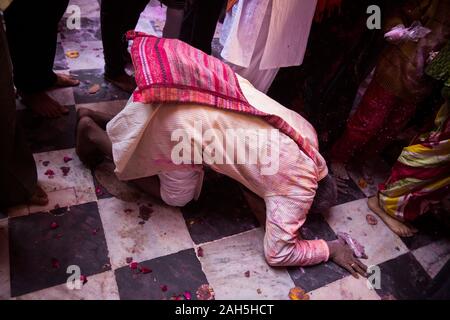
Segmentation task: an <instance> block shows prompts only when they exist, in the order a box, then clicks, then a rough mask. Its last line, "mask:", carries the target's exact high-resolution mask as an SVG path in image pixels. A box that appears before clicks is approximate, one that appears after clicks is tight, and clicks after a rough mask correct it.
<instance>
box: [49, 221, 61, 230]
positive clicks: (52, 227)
mask: <svg viewBox="0 0 450 320" xmlns="http://www.w3.org/2000/svg"><path fill="white" fill-rule="evenodd" d="M58 227H59V225H58V224H57V223H56V222H52V223H51V224H50V229H56V228H58Z"/></svg>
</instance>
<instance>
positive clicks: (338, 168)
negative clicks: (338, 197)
mask: <svg viewBox="0 0 450 320" xmlns="http://www.w3.org/2000/svg"><path fill="white" fill-rule="evenodd" d="M331 172H332V173H333V176H334V177H335V178H336V179H341V180H348V179H350V177H349V176H348V173H347V169H345V164H344V163H342V162H335V161H332V162H331Z"/></svg>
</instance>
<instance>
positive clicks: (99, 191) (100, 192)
mask: <svg viewBox="0 0 450 320" xmlns="http://www.w3.org/2000/svg"><path fill="white" fill-rule="evenodd" d="M95 194H96V195H98V196H101V195H102V194H103V191H102V189H101V188H100V187H97V188H95Z"/></svg>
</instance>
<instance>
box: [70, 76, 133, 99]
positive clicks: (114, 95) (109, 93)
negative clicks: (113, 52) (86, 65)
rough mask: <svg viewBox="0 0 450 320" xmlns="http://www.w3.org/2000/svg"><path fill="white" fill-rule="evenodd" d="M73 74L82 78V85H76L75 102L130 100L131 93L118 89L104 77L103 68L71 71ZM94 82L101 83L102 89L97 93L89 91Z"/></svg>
mask: <svg viewBox="0 0 450 320" xmlns="http://www.w3.org/2000/svg"><path fill="white" fill-rule="evenodd" d="M71 74H73V75H74V76H76V77H77V78H78V79H79V80H80V82H81V83H80V85H79V86H77V87H74V90H73V91H74V96H75V103H76V104H81V103H94V102H101V101H112V100H128V99H129V98H130V94H129V93H127V92H125V91H122V90H120V89H118V88H117V87H115V86H113V85H112V84H111V83H109V82H107V81H105V79H104V78H103V69H85V70H75V71H71ZM94 84H98V85H100V90H99V91H97V93H95V94H90V93H89V88H91V87H92V86H93V85H94Z"/></svg>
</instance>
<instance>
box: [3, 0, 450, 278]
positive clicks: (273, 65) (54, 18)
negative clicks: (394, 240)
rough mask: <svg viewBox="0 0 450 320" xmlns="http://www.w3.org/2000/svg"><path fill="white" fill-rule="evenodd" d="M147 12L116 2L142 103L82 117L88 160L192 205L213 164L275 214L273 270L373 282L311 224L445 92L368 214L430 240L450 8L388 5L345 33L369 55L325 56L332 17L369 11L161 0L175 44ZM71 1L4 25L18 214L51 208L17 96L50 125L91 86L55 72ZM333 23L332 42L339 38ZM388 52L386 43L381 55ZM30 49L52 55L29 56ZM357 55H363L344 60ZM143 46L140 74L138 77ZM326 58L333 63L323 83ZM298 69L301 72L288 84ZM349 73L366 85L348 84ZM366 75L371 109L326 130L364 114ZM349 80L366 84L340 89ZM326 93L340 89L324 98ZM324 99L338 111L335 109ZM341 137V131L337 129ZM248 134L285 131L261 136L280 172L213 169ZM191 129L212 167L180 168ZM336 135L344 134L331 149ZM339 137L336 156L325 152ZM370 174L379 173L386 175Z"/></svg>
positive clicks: (269, 242)
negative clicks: (181, 144) (179, 150)
mask: <svg viewBox="0 0 450 320" xmlns="http://www.w3.org/2000/svg"><path fill="white" fill-rule="evenodd" d="M148 2H149V1H148V0H130V1H128V2H127V3H126V4H124V3H122V2H120V1H117V0H102V1H101V6H100V18H101V34H102V42H103V50H104V58H105V70H104V77H105V79H106V80H107V81H109V82H111V83H112V84H114V85H116V86H117V87H119V88H120V89H122V90H124V91H126V92H128V93H130V94H131V95H132V98H131V99H130V101H129V102H128V103H127V105H126V106H125V108H124V109H123V110H122V111H121V112H120V113H119V114H118V115H116V116H115V117H110V116H108V115H105V114H103V113H101V112H94V111H92V110H88V109H80V110H79V112H78V124H77V126H78V127H77V153H78V155H79V157H80V159H81V160H82V161H83V162H84V163H85V164H86V165H88V166H93V165H95V164H97V163H98V161H100V160H101V159H102V158H103V157H108V158H110V159H112V160H113V161H114V164H115V166H116V175H117V176H118V177H119V178H120V179H121V180H126V181H132V182H133V183H135V184H136V185H138V186H139V187H140V188H141V189H143V190H145V191H146V192H147V193H149V194H151V195H152V196H154V197H158V198H161V199H162V200H163V201H164V202H165V203H166V204H167V205H171V206H177V207H181V206H184V205H186V204H187V203H189V202H190V201H192V200H194V199H196V198H197V197H198V195H199V193H200V191H201V186H202V181H203V178H204V175H205V174H208V172H207V171H208V170H212V171H215V172H217V173H220V174H223V175H226V176H228V177H231V178H233V179H234V180H236V181H238V182H239V183H241V184H242V185H243V186H245V187H246V188H247V189H248V190H250V191H251V192H253V193H254V194H255V195H256V196H257V197H258V198H259V199H260V201H261V205H262V206H263V207H265V210H266V222H265V230H266V235H265V239H264V250H265V256H266V260H267V262H268V263H269V264H270V265H273V266H305V265H313V264H318V263H321V262H325V261H327V260H329V259H331V260H333V261H335V262H336V263H337V264H339V265H340V266H342V267H343V268H345V269H347V270H348V271H349V272H350V273H352V274H353V275H354V276H355V277H357V276H358V275H362V276H365V275H366V270H367V267H366V266H365V265H364V264H363V263H362V262H361V261H360V260H359V259H357V258H356V257H355V256H354V255H353V251H352V250H351V248H350V247H349V246H348V245H347V244H344V243H342V242H340V241H324V240H321V239H318V240H303V239H301V238H300V237H299V229H300V227H301V226H302V225H303V224H304V222H305V220H306V219H307V216H308V213H310V212H312V211H324V210H327V208H329V207H331V206H333V205H334V203H335V200H336V197H337V186H336V185H337V184H336V182H339V183H341V182H342V181H345V180H346V179H349V177H348V174H347V167H346V166H347V165H348V164H349V163H351V162H352V161H355V159H356V161H357V162H360V163H371V162H373V161H372V160H373V159H376V158H377V157H380V155H381V153H382V151H383V150H384V149H385V148H386V147H387V146H388V145H389V144H390V143H392V142H393V141H394V140H396V139H397V137H398V136H399V135H400V133H402V132H403V131H404V130H405V128H406V127H407V126H408V125H409V124H410V122H411V121H412V120H413V119H414V117H415V116H416V114H417V112H418V111H419V110H421V105H422V104H423V103H424V102H425V101H427V100H428V99H429V97H430V96H432V95H433V94H434V93H435V92H436V91H437V90H438V91H439V92H442V94H441V97H440V98H439V99H438V101H439V106H434V107H435V108H430V110H426V111H427V112H426V114H427V117H428V118H430V119H434V121H430V122H429V123H425V124H423V125H422V128H421V130H417V132H416V133H417V136H416V137H414V139H412V141H411V143H410V144H409V145H404V146H403V147H404V148H403V150H402V151H401V153H400V154H399V155H398V160H397V161H396V162H395V164H394V165H393V167H392V172H391V175H390V177H389V178H388V179H387V181H386V182H385V183H384V184H382V185H380V187H379V192H378V194H377V196H375V197H373V198H370V199H369V200H368V206H369V208H370V209H371V210H372V211H373V212H374V213H376V214H377V215H378V216H379V217H380V218H381V219H382V220H383V221H384V222H385V223H386V225H387V226H388V227H389V228H391V229H392V231H393V232H395V233H396V234H398V235H399V236H402V237H409V236H412V235H414V233H415V232H416V231H417V230H416V229H415V228H414V227H412V226H411V225H410V224H409V223H410V222H411V221H414V220H415V219H417V218H418V217H419V216H421V215H423V214H426V213H428V212H430V210H431V209H432V208H433V207H435V206H439V205H440V203H441V202H442V199H444V198H446V197H448V196H449V194H450V140H449V139H450V121H449V116H450V114H449V112H450V110H449V104H448V100H449V98H450V94H449V92H450V21H449V19H448V17H449V16H450V2H449V1H446V0H412V1H398V2H396V3H395V4H394V3H388V2H387V1H379V2H380V6H382V8H383V9H384V8H386V11H385V12H384V13H385V15H384V13H383V19H382V21H383V29H382V30H369V31H368V30H367V27H366V26H365V25H364V24H359V25H356V24H353V25H350V24H349V23H348V22H346V23H347V24H346V25H345V26H344V27H343V28H344V30H347V32H348V34H349V35H350V36H348V37H347V40H348V44H349V43H350V42H354V43H356V45H354V46H352V47H351V48H350V46H343V47H342V48H336V52H335V53H334V52H333V50H334V49H333V48H328V49H327V50H328V51H327V52H320V53H319V52H318V51H323V50H321V49H320V50H319V49H317V48H320V45H322V46H326V45H327V43H335V42H336V43H338V42H339V41H336V39H339V35H338V34H337V32H338V31H336V27H335V26H334V27H333V25H332V24H330V25H327V23H329V21H339V20H333V19H342V20H347V21H349V20H350V18H349V17H346V16H345V14H346V12H347V11H346V10H347V9H348V7H351V6H358V5H357V4H354V1H345V0H342V1H341V0H246V1H243V0H230V1H225V0H161V2H162V3H163V4H164V5H166V6H167V11H166V12H167V13H166V22H165V26H164V30H163V37H162V38H157V37H154V36H149V35H145V34H141V33H138V32H129V31H130V30H133V29H135V27H136V24H137V22H138V19H139V17H140V14H141V12H142V11H143V10H144V8H145V7H146V6H147V5H148ZM68 3H69V0H43V1H26V0H13V1H11V0H6V1H5V0H3V1H0V9H1V10H2V11H3V18H4V26H5V28H3V22H2V23H1V26H0V27H1V28H0V32H1V42H0V65H1V69H2V73H1V74H0V104H1V112H2V116H1V117H0V121H1V125H0V130H2V134H1V137H2V138H1V139H0V141H1V144H0V146H1V150H2V157H1V159H0V161H1V164H0V170H1V172H0V173H1V182H0V183H1V193H2V197H1V201H0V202H1V203H0V205H1V206H4V207H7V206H11V205H17V204H20V203H27V202H28V203H33V204H38V205H45V204H46V203H47V202H48V197H47V195H46V194H45V192H44V191H43V190H42V188H40V187H39V183H38V181H37V174H36V167H35V165H34V160H33V157H32V155H31V153H30V151H29V150H28V149H27V147H26V145H27V144H26V141H25V140H24V139H25V138H24V136H23V133H22V129H21V128H20V125H19V124H18V123H17V122H16V121H15V112H16V106H15V96H16V93H17V95H18V96H19V97H20V99H21V100H22V102H23V103H24V104H25V105H26V106H27V107H28V108H29V109H30V111H31V112H33V113H35V114H36V115H38V116H41V117H46V118H56V117H61V116H64V115H65V114H67V113H68V109H67V108H66V107H64V106H62V105H60V104H59V103H58V102H56V101H55V100H53V99H52V98H51V97H50V96H48V95H47V94H46V90H48V89H49V88H54V87H59V88H61V87H69V86H77V85H78V84H79V80H77V79H75V78H73V77H71V76H68V75H65V74H59V73H55V72H54V71H53V62H54V57H55V52H56V43H57V40H56V39H57V32H58V23H59V20H60V19H61V18H62V16H63V14H64V12H65V10H66V8H67V5H68ZM354 11H355V10H354ZM357 14H359V15H360V16H364V15H365V14H366V12H365V11H358V12H357ZM221 17H222V18H223V19H224V21H223V25H222V31H221V37H220V42H221V44H222V45H223V49H222V51H221V53H220V55H221V59H216V58H213V57H212V56H211V51H212V49H211V42H212V40H213V37H214V32H215V30H216V25H217V23H218V21H219V19H220V18H221ZM342 20H340V21H341V22H342ZM355 21H359V20H358V19H355ZM327 28H329V30H330V32H329V33H328V32H326V33H325V31H326V30H328V29H327ZM345 28H347V29H345ZM357 28H359V30H356V29H357ZM5 30H6V31H5ZM320 30H321V31H320ZM127 32H128V40H131V41H133V44H132V46H131V49H130V48H129V43H128V42H127V41H126V40H125V35H126V34H127ZM380 33H381V36H383V35H386V36H385V37H384V38H383V37H381V41H380V39H377V38H376V36H374V35H380ZM356 35H357V36H356ZM363 35H365V36H367V35H369V38H370V39H369V40H368V38H367V37H366V38H364V36H363ZM333 37H335V38H336V39H331V38H333ZM328 41H329V42H328ZM380 44H381V45H380ZM375 45H376V46H377V47H379V48H381V49H380V50H378V51H377V50H373V51H372V52H371V53H370V54H366V53H367V51H370V50H368V48H370V46H372V48H373V46H375ZM30 47H31V48H40V49H39V50H36V51H34V54H33V56H32V57H30V55H29V54H28V52H29V48H30ZM350 49H351V50H350ZM343 50H348V51H346V53H345V54H344V53H343V52H344V51H343ZM130 51H131V58H132V60H133V64H134V68H135V75H129V74H128V73H127V72H126V71H125V66H126V64H127V63H128V62H129V61H130V53H129V52H130ZM316 51H317V54H318V56H317V57H320V56H325V55H328V56H327V59H331V60H330V61H328V62H326V63H325V62H324V61H321V60H320V59H319V60H318V59H317V58H315V54H316ZM341 53H342V54H341ZM369 56H370V59H369V58H368V57H369ZM333 57H334V58H335V59H336V60H333ZM358 59H359V60H358ZM364 59H365V60H364ZM369 60H370V61H371V62H369ZM10 61H11V62H12V64H10ZM364 61H365V62H364ZM317 64H323V66H325V67H324V70H325V71H324V72H323V73H320V72H319V70H321V69H320V67H317V68H316V65H317ZM361 65H364V66H363V67H361ZM4 70H6V72H5V71H4ZM355 70H357V71H355ZM354 71H355V72H356V73H357V75H356V74H355V73H353V72H354ZM286 72H288V73H289V72H290V74H291V75H292V74H294V75H299V76H298V77H296V78H295V80H294V81H293V82H291V83H287V80H286V79H288V78H287V77H286ZM350 74H352V75H350ZM317 78H320V79H319V80H317ZM343 78H348V79H353V80H354V81H353V82H352V83H350V82H348V79H345V81H347V82H345V81H342V82H341V80H342V79H343ZM316 80H317V81H316ZM295 81H298V82H299V83H301V84H300V85H299V86H297V87H296V88H295V90H293V91H292V92H293V96H292V99H291V102H292V101H294V100H295V101H297V102H298V101H300V102H298V106H297V107H294V106H291V105H289V104H286V102H285V101H280V100H279V101H276V100H278V99H277V91H276V90H277V88H278V89H279V88H280V86H281V87H288V86H289V85H292V84H295V83H296V82H295ZM325 81H327V82H325ZM363 81H366V82H368V83H369V84H368V87H367V88H366V90H365V91H364V92H363V93H362V94H361V95H360V99H359V100H358V99H357V101H358V102H357V103H356V105H355V108H356V111H355V112H354V113H353V114H352V115H351V116H348V117H347V118H346V119H341V120H340V121H337V123H335V124H334V127H335V128H327V126H323V125H322V124H321V122H320V121H322V120H320V121H319V120H318V119H320V118H323V119H325V118H326V117H327V116H326V114H325V113H328V112H336V110H338V109H337V107H338V106H339V104H345V108H346V110H347V111H348V113H349V111H350V109H351V106H352V104H353V102H354V101H355V98H356V96H357V91H358V90H357V89H358V86H359V85H360V84H361V83H362V82H363ZM342 83H345V85H346V86H347V89H349V88H350V87H351V88H352V89H351V90H349V91H339V90H334V89H333V88H334V87H333V86H335V87H337V88H339V86H340V85H341V84H342ZM323 84H326V86H325V85H323ZM311 87H313V88H311ZM325 88H327V91H319V90H322V89H323V90H325ZM336 92H338V94H337V93H336ZM267 93H268V94H269V95H271V96H272V97H273V98H274V99H272V98H270V97H269V96H268V95H266V94H267ZM337 95H340V96H342V97H343V98H342V99H343V100H342V99H341V97H339V99H337V98H336V97H337ZM320 97H328V98H327V99H322V100H321V99H320ZM330 97H335V98H336V99H333V98H330ZM281 100H282V99H281ZM343 101H344V102H343ZM280 102H282V103H283V104H285V106H283V105H281V104H280ZM297 102H296V103H297ZM316 103H317V105H316ZM293 104H295V103H293ZM325 104H326V105H328V106H330V107H329V108H330V109H332V108H333V106H335V107H336V110H325V109H326V108H325V109H324V108H323V105H325ZM292 109H295V110H292ZM295 111H297V112H295ZM338 111H339V110H338ZM300 113H301V114H302V115H300ZM341 113H342V112H341ZM348 113H345V112H344V114H347V115H348ZM197 123H201V125H200V126H198V125H197ZM316 125H317V127H316V129H317V130H315V128H314V126H316ZM324 127H326V128H324ZM339 127H340V128H341V130H335V129H336V128H339ZM242 128H245V129H251V130H253V131H252V132H253V133H248V132H247V131H246V133H247V135H244V136H238V137H237V138H236V139H237V148H236V150H234V151H235V153H236V154H238V155H239V154H244V155H245V154H247V153H249V152H251V151H252V148H254V146H252V145H251V143H250V142H249V141H253V140H252V139H256V141H260V140H258V139H261V137H260V136H258V132H261V131H264V130H265V131H270V130H271V129H274V128H275V129H278V135H277V136H276V137H274V136H270V137H268V138H267V139H265V140H263V142H262V145H263V148H264V151H267V150H272V152H273V150H277V154H278V156H279V157H278V160H277V161H279V163H278V164H277V166H278V171H277V172H276V173H274V174H271V175H263V174H261V170H260V169H261V164H260V163H247V162H246V161H242V162H233V161H230V162H227V161H225V162H224V163H220V161H219V162H218V161H212V160H214V159H215V160H217V159H218V158H217V155H225V157H227V156H228V154H227V152H229V150H226V146H227V144H226V143H214V148H212V149H214V150H213V151H211V142H212V141H216V142H218V141H219V142H223V137H225V136H226V131H227V130H229V129H233V130H239V129H242ZM209 129H214V130H215V131H214V133H210V134H209V139H206V141H205V139H202V138H203V137H204V136H205V134H206V135H208V134H207V133H208V130H209ZM177 130H182V131H183V132H186V133H189V136H190V137H192V144H193V145H198V146H200V149H201V150H203V151H205V150H209V152H210V153H209V159H206V158H205V157H203V159H201V160H200V161H199V162H195V163H191V164H187V163H184V164H183V165H180V164H175V163H174V162H173V148H174V145H175V144H176V142H174V140H173V132H176V131H177ZM327 130H328V131H329V132H333V133H334V134H336V135H337V136H336V138H335V139H334V141H332V143H330V141H331V140H332V139H330V137H329V136H327V132H326V131H327ZM324 137H326V138H324ZM324 140H325V141H326V142H328V146H327V147H324V146H322V144H321V146H320V147H319V142H320V143H322V141H324ZM189 145H190V143H189ZM325 145H326V144H325ZM258 147H261V145H258ZM189 150H190V149H189ZM262 152H263V151H261V150H259V153H262ZM189 153H190V151H189ZM272 155H273V154H272ZM233 156H234V155H232V157H233ZM212 158H214V159H212ZM244 158H245V157H244ZM327 163H328V164H329V167H330V172H328V166H327ZM375 165H376V163H375ZM205 168H207V170H205ZM365 169H366V170H369V173H368V175H370V170H371V169H373V168H365ZM366 174H367V172H366ZM438 211H439V210H438ZM439 212H444V213H445V210H440V211H439ZM447 214H448V212H447Z"/></svg>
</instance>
